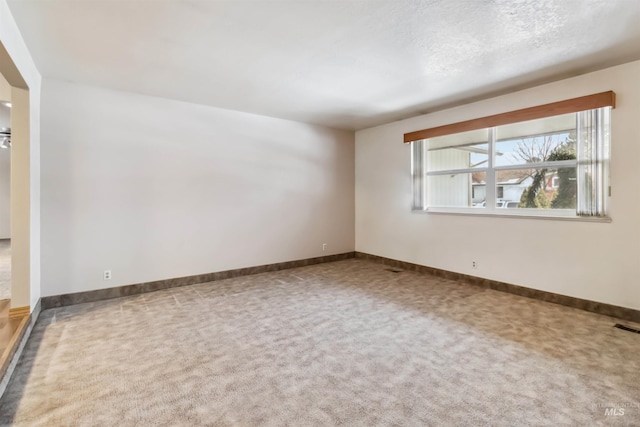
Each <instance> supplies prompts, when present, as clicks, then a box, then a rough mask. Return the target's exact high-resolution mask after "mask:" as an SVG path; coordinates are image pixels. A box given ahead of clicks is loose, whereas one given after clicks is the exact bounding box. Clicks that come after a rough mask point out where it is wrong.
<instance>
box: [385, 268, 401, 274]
mask: <svg viewBox="0 0 640 427" xmlns="http://www.w3.org/2000/svg"><path fill="white" fill-rule="evenodd" d="M385 270H387V271H390V272H392V273H402V270H396V269H395V268H385Z"/></svg>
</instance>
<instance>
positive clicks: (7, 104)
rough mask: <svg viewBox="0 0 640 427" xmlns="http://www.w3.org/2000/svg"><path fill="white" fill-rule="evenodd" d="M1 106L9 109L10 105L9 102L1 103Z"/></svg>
mask: <svg viewBox="0 0 640 427" xmlns="http://www.w3.org/2000/svg"><path fill="white" fill-rule="evenodd" d="M2 105H4V106H5V107H9V108H11V103H10V102H3V103H2Z"/></svg>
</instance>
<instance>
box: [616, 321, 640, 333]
mask: <svg viewBox="0 0 640 427" xmlns="http://www.w3.org/2000/svg"><path fill="white" fill-rule="evenodd" d="M613 327H614V328H618V329H622V330H623V331H629V332H635V333H636V334H640V329H636V328H630V327H628V326H625V325H621V324H620V323H616V324H615V325H614V326H613Z"/></svg>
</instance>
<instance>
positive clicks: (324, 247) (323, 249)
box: [322, 243, 327, 252]
mask: <svg viewBox="0 0 640 427" xmlns="http://www.w3.org/2000/svg"><path fill="white" fill-rule="evenodd" d="M326 250H327V244H326V243H323V244H322V251H323V252H324V251H326Z"/></svg>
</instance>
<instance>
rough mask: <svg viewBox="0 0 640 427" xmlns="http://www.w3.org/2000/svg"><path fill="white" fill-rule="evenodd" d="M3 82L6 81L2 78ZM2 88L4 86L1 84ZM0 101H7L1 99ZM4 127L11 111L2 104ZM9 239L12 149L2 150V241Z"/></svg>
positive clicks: (0, 113)
mask: <svg viewBox="0 0 640 427" xmlns="http://www.w3.org/2000/svg"><path fill="white" fill-rule="evenodd" d="M1 80H4V79H3V78H2V77H1V76H0V81H1ZM0 86H2V83H1V82H0ZM10 99H11V97H9V100H10ZM0 100H6V99H3V98H0ZM3 127H4V128H6V127H11V109H10V108H9V107H6V106H4V105H2V104H0V128H3ZM1 140H2V138H0V141H1ZM9 238H11V149H1V148H0V239H9Z"/></svg>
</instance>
